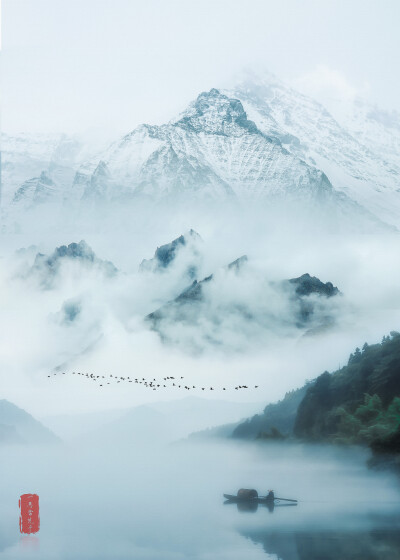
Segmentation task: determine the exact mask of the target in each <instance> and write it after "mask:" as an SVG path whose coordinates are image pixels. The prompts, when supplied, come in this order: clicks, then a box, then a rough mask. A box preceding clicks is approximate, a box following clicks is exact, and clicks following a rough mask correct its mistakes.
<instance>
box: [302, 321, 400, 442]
mask: <svg viewBox="0 0 400 560" xmlns="http://www.w3.org/2000/svg"><path fill="white" fill-rule="evenodd" d="M399 397H400V334H399V333H397V332H392V333H391V334H390V337H389V336H387V337H386V336H385V337H383V340H382V343H381V344H374V345H372V346H368V345H367V344H365V345H364V346H363V349H362V350H360V349H358V348H357V349H356V351H355V353H354V354H351V355H350V358H349V362H348V364H347V366H345V367H343V368H341V369H340V370H338V371H336V372H334V373H333V374H329V373H328V372H325V373H323V374H322V375H320V376H319V377H318V378H317V379H316V381H315V383H314V384H312V385H311V386H310V387H309V388H308V389H307V392H306V394H305V396H304V399H303V400H302V402H301V403H300V405H299V408H298V412H297V416H296V421H295V425H294V434H295V435H296V436H297V437H300V438H303V439H307V440H315V441H319V440H320V441H333V442H337V443H364V444H367V445H369V446H370V447H371V448H372V449H374V450H376V451H390V452H399V451H400V398H399Z"/></svg>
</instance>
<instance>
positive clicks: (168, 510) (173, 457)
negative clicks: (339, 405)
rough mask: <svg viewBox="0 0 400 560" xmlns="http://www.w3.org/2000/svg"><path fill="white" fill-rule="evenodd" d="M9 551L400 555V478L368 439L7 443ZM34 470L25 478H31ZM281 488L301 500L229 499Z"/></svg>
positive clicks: (0, 552)
mask: <svg viewBox="0 0 400 560" xmlns="http://www.w3.org/2000/svg"><path fill="white" fill-rule="evenodd" d="M1 454H2V465H1V471H2V477H1V486H0V489H1V490H0V492H1V500H0V522H1V532H0V558H1V559H3V558H4V559H7V560H8V559H14V558H15V559H20V558H40V559H44V560H45V559H50V558H51V559H52V560H53V559H60V560H61V559H62V560H64V559H65V560H69V559H73V560H77V559H81V558H82V559H97V560H98V559H103V558H104V559H113V560H117V559H125V558H126V559H128V558H135V559H154V560H156V559H157V560H161V559H174V560H175V559H180V558H193V559H204V560H206V559H207V560H208V559H218V560H219V559H221V560H222V559H227V560H228V559H229V560H232V559H249V560H252V559H262V558H267V557H269V558H274V559H275V558H281V559H282V560H297V559H299V560H300V559H301V560H303V559H308V560H312V559H315V560H321V559H322V558H327V559H330V558H340V559H345V558H363V559H366V558H371V559H375V558H376V559H393V560H394V559H395V558H398V557H399V554H400V536H399V535H398V530H397V528H398V524H399V521H400V492H399V484H398V480H397V479H396V477H395V476H394V475H392V474H389V473H383V472H372V471H370V470H368V469H367V468H366V466H365V460H366V458H367V454H366V453H365V452H364V451H360V450H350V449H333V448H330V447H314V446H302V445H282V444H280V445H279V444H276V445H275V444H256V443H254V444H249V443H246V444H241V443H235V442H233V441H226V442H221V441H217V440H215V441H212V440H209V441H206V440H205V441H195V442H187V441H183V442H179V443H173V444H168V445H165V444H161V443H160V442H154V443H152V442H151V441H150V442H148V443H147V444H144V443H143V442H142V443H141V444H140V445H139V444H136V445H135V446H132V445H131V444H129V445H128V444H125V445H124V444H122V443H118V442H116V443H115V445H114V446H112V445H111V446H110V445H107V446H104V447H101V446H97V444H96V446H94V445H90V443H89V444H88V443H87V442H86V443H85V445H83V444H66V445H63V446H60V447H59V448H57V449H53V450H51V451H45V450H43V449H42V450H38V449H35V448H33V447H32V448H21V447H12V448H2V452H1ZM22 481H23V482H22ZM240 487H254V488H257V489H258V491H259V492H260V493H264V492H265V491H267V490H268V489H269V488H273V489H274V490H275V492H276V494H277V495H280V496H281V497H288V498H297V499H298V500H299V504H298V506H297V507H284V506H277V507H275V510H274V511H273V512H270V511H268V509H267V508H266V507H264V506H259V507H258V510H257V511H255V512H242V511H239V510H238V508H237V506H236V505H235V504H232V505H224V503H223V501H224V500H223V496H222V494H223V493H224V492H226V493H234V492H236V491H237V489H238V488H240ZM24 492H35V493H38V494H39V497H40V514H41V529H40V532H39V533H38V535H37V536H36V537H34V538H28V537H22V536H21V535H20V534H19V527H18V498H19V495H20V494H22V493H24Z"/></svg>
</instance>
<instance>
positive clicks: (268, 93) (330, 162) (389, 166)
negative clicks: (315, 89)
mask: <svg viewBox="0 0 400 560" xmlns="http://www.w3.org/2000/svg"><path fill="white" fill-rule="evenodd" d="M226 93H227V95H230V96H235V97H237V98H238V99H240V100H241V102H242V103H243V107H244V109H245V111H246V112H247V114H248V116H249V118H251V119H252V120H254V121H255V122H256V123H257V126H258V127H259V128H260V130H262V131H263V132H264V133H265V134H270V135H276V136H277V137H278V138H279V139H280V141H281V142H282V145H283V146H284V147H285V148H286V149H287V150H288V151H289V152H291V153H292V154H294V155H297V156H298V157H299V158H301V159H302V160H304V161H306V162H308V163H309V164H310V165H313V166H316V167H317V168H319V169H322V170H323V171H324V172H325V173H326V175H327V176H328V178H329V180H330V182H331V183H332V185H333V187H334V188H335V190H339V191H341V192H343V193H345V194H347V195H348V196H349V197H350V198H351V199H352V200H355V201H356V202H358V203H359V204H361V205H362V206H363V207H364V208H366V209H367V210H369V211H371V212H372V213H374V214H375V215H377V216H379V217H380V218H381V219H382V220H384V221H387V222H389V223H392V224H398V223H399V215H400V115H398V114H397V113H395V112H393V113H391V114H388V113H387V112H384V111H380V110H379V109H378V108H377V107H374V106H372V105H370V104H368V103H367V102H365V101H363V100H361V99H356V100H354V101H353V102H352V103H340V104H339V103H338V102H336V103H332V102H330V103H329V106H330V108H331V110H332V114H331V113H330V112H328V111H327V110H326V109H325V108H324V107H323V106H322V105H321V104H320V103H318V102H316V101H315V100H313V99H311V98H310V97H307V96H305V95H303V94H301V93H299V92H298V91H295V90H293V89H292V88H290V87H288V86H286V85H285V84H284V83H282V82H281V81H280V80H278V79H277V78H276V77H275V76H272V75H270V74H268V75H267V76H265V77H264V78H263V79H260V78H259V77H256V78H255V77H252V76H250V75H248V76H246V77H245V78H244V79H243V80H242V81H241V82H240V83H239V84H237V85H236V86H235V87H234V88H232V89H231V90H228V91H227V92H226ZM333 114H334V116H333Z"/></svg>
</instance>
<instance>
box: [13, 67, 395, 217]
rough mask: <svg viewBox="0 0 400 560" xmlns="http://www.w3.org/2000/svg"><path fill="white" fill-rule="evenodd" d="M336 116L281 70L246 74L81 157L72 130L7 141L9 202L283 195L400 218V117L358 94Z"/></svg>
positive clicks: (341, 211) (343, 211)
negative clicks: (348, 109) (347, 112)
mask: <svg viewBox="0 0 400 560" xmlns="http://www.w3.org/2000/svg"><path fill="white" fill-rule="evenodd" d="M353 109H354V108H353ZM340 122H341V124H339V121H338V120H336V119H335V118H334V117H333V116H332V115H331V114H330V113H329V112H328V111H327V110H326V109H325V108H324V107H323V106H322V105H321V104H319V103H317V102H316V101H314V100H313V99H311V98H309V97H306V96H305V95H303V94H300V93H298V92H297V91H295V90H293V89H291V88H289V87H288V86H286V85H284V84H283V83H282V82H280V81H279V80H277V79H276V78H275V77H274V76H271V75H265V76H263V79H259V78H257V79H255V78H251V77H246V79H244V80H242V81H241V82H240V83H239V84H237V85H236V86H235V87H234V88H232V89H230V90H229V91H228V90H227V91H220V90H217V89H212V90H210V91H209V92H203V93H201V94H200V95H199V96H198V97H197V99H196V100H195V101H193V102H192V103H191V104H190V105H189V107H188V109H187V110H186V111H184V112H183V113H182V114H181V115H180V116H179V117H178V118H177V119H175V120H172V121H171V122H170V123H168V124H164V125H161V126H150V125H146V124H144V125H141V126H139V127H138V128H136V129H135V130H133V131H132V132H130V133H129V134H127V135H126V136H124V137H123V138H121V139H119V140H117V141H116V142H114V143H113V144H111V145H110V146H109V147H108V148H107V149H106V150H103V151H101V152H100V153H99V155H96V156H95V157H91V158H89V159H86V161H85V162H84V163H82V157H81V156H82V148H80V149H79V148H78V147H76V146H75V147H74V146H73V142H72V141H70V140H68V139H67V138H66V137H63V138H62V139H60V138H57V139H54V138H49V139H48V140H47V142H46V140H45V139H44V138H39V139H38V140H37V142H36V144H35V142H34V141H32V140H31V139H24V140H21V139H19V140H18V139H12V138H8V139H6V142H5V153H4V152H3V158H4V159H5V165H4V170H3V186H4V191H7V193H8V196H4V198H3V208H4V207H7V205H9V206H10V207H11V208H15V209H18V208H21V209H22V208H28V207H30V206H35V205H37V204H38V203H41V202H44V201H46V202H48V201H56V202H57V203H61V202H62V203H64V204H69V203H71V202H75V203H76V204H78V205H80V204H82V203H85V204H87V203H90V204H93V203H97V202H98V201H105V202H109V201H118V200H120V201H123V202H125V201H127V200H129V199H132V198H137V197H142V198H143V197H145V198H149V199H150V200H152V201H157V200H165V199H168V198H173V199H175V198H177V197H180V198H182V197H183V198H186V199H187V200H189V201H190V202H193V201H195V200H196V199H198V198H202V199H210V200H216V199H231V200H235V199H236V200H246V199H250V200H253V201H254V200H268V201H270V200H273V199H281V198H282V197H283V198H285V199H288V200H289V199H290V200H302V201H305V203H306V206H307V205H308V207H313V205H314V204H317V205H319V206H320V207H322V206H324V207H325V208H328V207H329V212H330V211H331V210H332V211H333V213H336V214H337V215H344V216H346V219H347V220H351V217H352V216H355V215H357V216H359V217H360V216H361V221H364V223H365V224H367V227H369V226H368V224H372V223H373V222H374V223H375V224H378V223H379V222H380V221H383V222H386V223H389V224H393V225H395V226H399V225H400V220H399V216H400V186H399V178H400V156H399V149H398V148H399V144H400V139H399V138H400V134H399V132H400V119H397V120H396V118H395V115H394V116H393V115H389V116H388V115H387V114H386V113H382V112H379V110H378V109H376V108H371V106H367V105H366V104H364V105H363V104H362V103H360V102H359V103H358V105H357V110H353V111H352V113H351V116H347V117H343V118H342V120H341V121H340ZM346 123H347V126H346ZM71 142H72V144H71ZM27 144H30V146H29V150H28V149H25V148H26V145H27ZM24 158H25V159H24ZM33 171H34V173H33ZM42 171H44V172H45V174H44V175H43V173H42ZM31 172H32V173H31ZM32 177H33V178H32ZM10 193H12V194H10ZM11 200H12V203H11V204H10V201H11ZM321 203H322V205H321ZM375 216H377V218H378V219H375Z"/></svg>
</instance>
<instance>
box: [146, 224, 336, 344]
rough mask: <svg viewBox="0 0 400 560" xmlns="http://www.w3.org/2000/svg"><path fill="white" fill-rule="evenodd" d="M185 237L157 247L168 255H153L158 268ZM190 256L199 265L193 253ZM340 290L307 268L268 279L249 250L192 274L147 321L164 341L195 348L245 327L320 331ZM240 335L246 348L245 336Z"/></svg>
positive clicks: (330, 320)
mask: <svg viewBox="0 0 400 560" xmlns="http://www.w3.org/2000/svg"><path fill="white" fill-rule="evenodd" d="M193 233H194V232H193ZM193 233H192V234H191V237H193ZM196 235H197V234H196ZM184 240H185V237H184V236H181V237H179V238H178V239H175V240H174V241H172V242H171V243H170V244H168V245H164V246H162V247H161V248H159V249H157V251H159V252H160V254H161V255H164V256H166V257H165V260H164V261H163V265H162V267H160V265H159V264H157V266H156V267H155V265H154V262H153V261H154V260H155V263H158V261H157V259H156V258H155V259H153V261H150V262H152V270H153V271H155V272H156V271H159V270H160V269H161V270H166V269H168V267H169V265H170V263H171V262H173V261H172V257H173V258H175V256H176V254H177V253H176V252H177V250H178V248H182V247H184V245H185V243H184ZM157 251H156V255H157ZM145 262H146V263H147V262H149V261H145ZM188 262H189V265H190V268H191V269H192V270H195V266H194V265H193V261H192V260H190V258H189V261H188ZM146 266H148V265H147V264H146ZM339 293H340V292H339V290H338V288H336V287H335V286H333V284H332V283H331V282H327V283H323V282H321V280H319V279H318V278H316V277H311V276H310V275H309V274H307V273H306V274H303V275H302V276H300V277H298V278H292V279H290V280H282V281H280V282H276V281H274V282H272V281H268V279H267V278H265V276H264V275H262V274H260V273H259V271H257V270H255V269H253V268H252V267H251V265H249V262H248V258H247V256H246V255H243V256H241V257H239V258H238V259H236V260H235V261H233V262H231V263H230V264H228V265H227V266H225V267H223V268H222V269H220V270H217V271H216V272H215V273H213V274H210V275H208V276H207V277H205V278H203V279H201V280H198V279H194V280H192V282H191V284H190V285H189V286H188V287H187V288H186V289H184V290H183V291H182V292H181V293H180V294H178V296H176V297H175V298H174V299H171V300H170V301H168V302H166V303H164V304H163V305H162V306H161V307H160V308H158V309H156V310H155V311H153V312H152V313H150V314H149V315H147V317H146V322H147V323H148V324H149V326H150V327H151V328H152V329H153V330H155V331H156V332H158V333H159V334H160V336H161V338H162V339H163V340H164V341H168V342H178V343H181V342H183V341H185V342H184V344H185V345H187V347H188V348H190V349H198V348H201V347H202V345H203V344H213V345H216V346H218V345H224V344H225V343H226V339H229V338H230V336H231V335H232V333H231V331H235V330H236V331H237V330H242V329H244V328H245V329H246V328H250V329H252V328H254V330H255V331H257V336H260V333H261V334H264V335H266V333H267V332H268V331H271V332H274V333H275V334H276V333H277V332H279V333H280V334H281V335H282V336H284V335H285V334H286V335H287V334H288V333H289V332H291V333H292V334H293V331H295V330H296V329H302V331H303V332H309V333H312V332H313V333H315V332H318V331H319V330H321V329H323V328H327V327H329V326H331V325H333V324H334V323H335V307H336V304H335V303H333V304H332V302H331V301H330V300H331V298H332V297H333V296H337V295H338V294H339ZM239 325H240V328H239ZM246 326H247V327H246ZM245 332H247V331H245ZM248 334H249V333H248ZM234 336H235V340H236V347H237V348H240V342H239V339H240V336H239V335H238V334H237V333H236V334H235V335H234ZM249 338H251V336H250V335H249Z"/></svg>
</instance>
